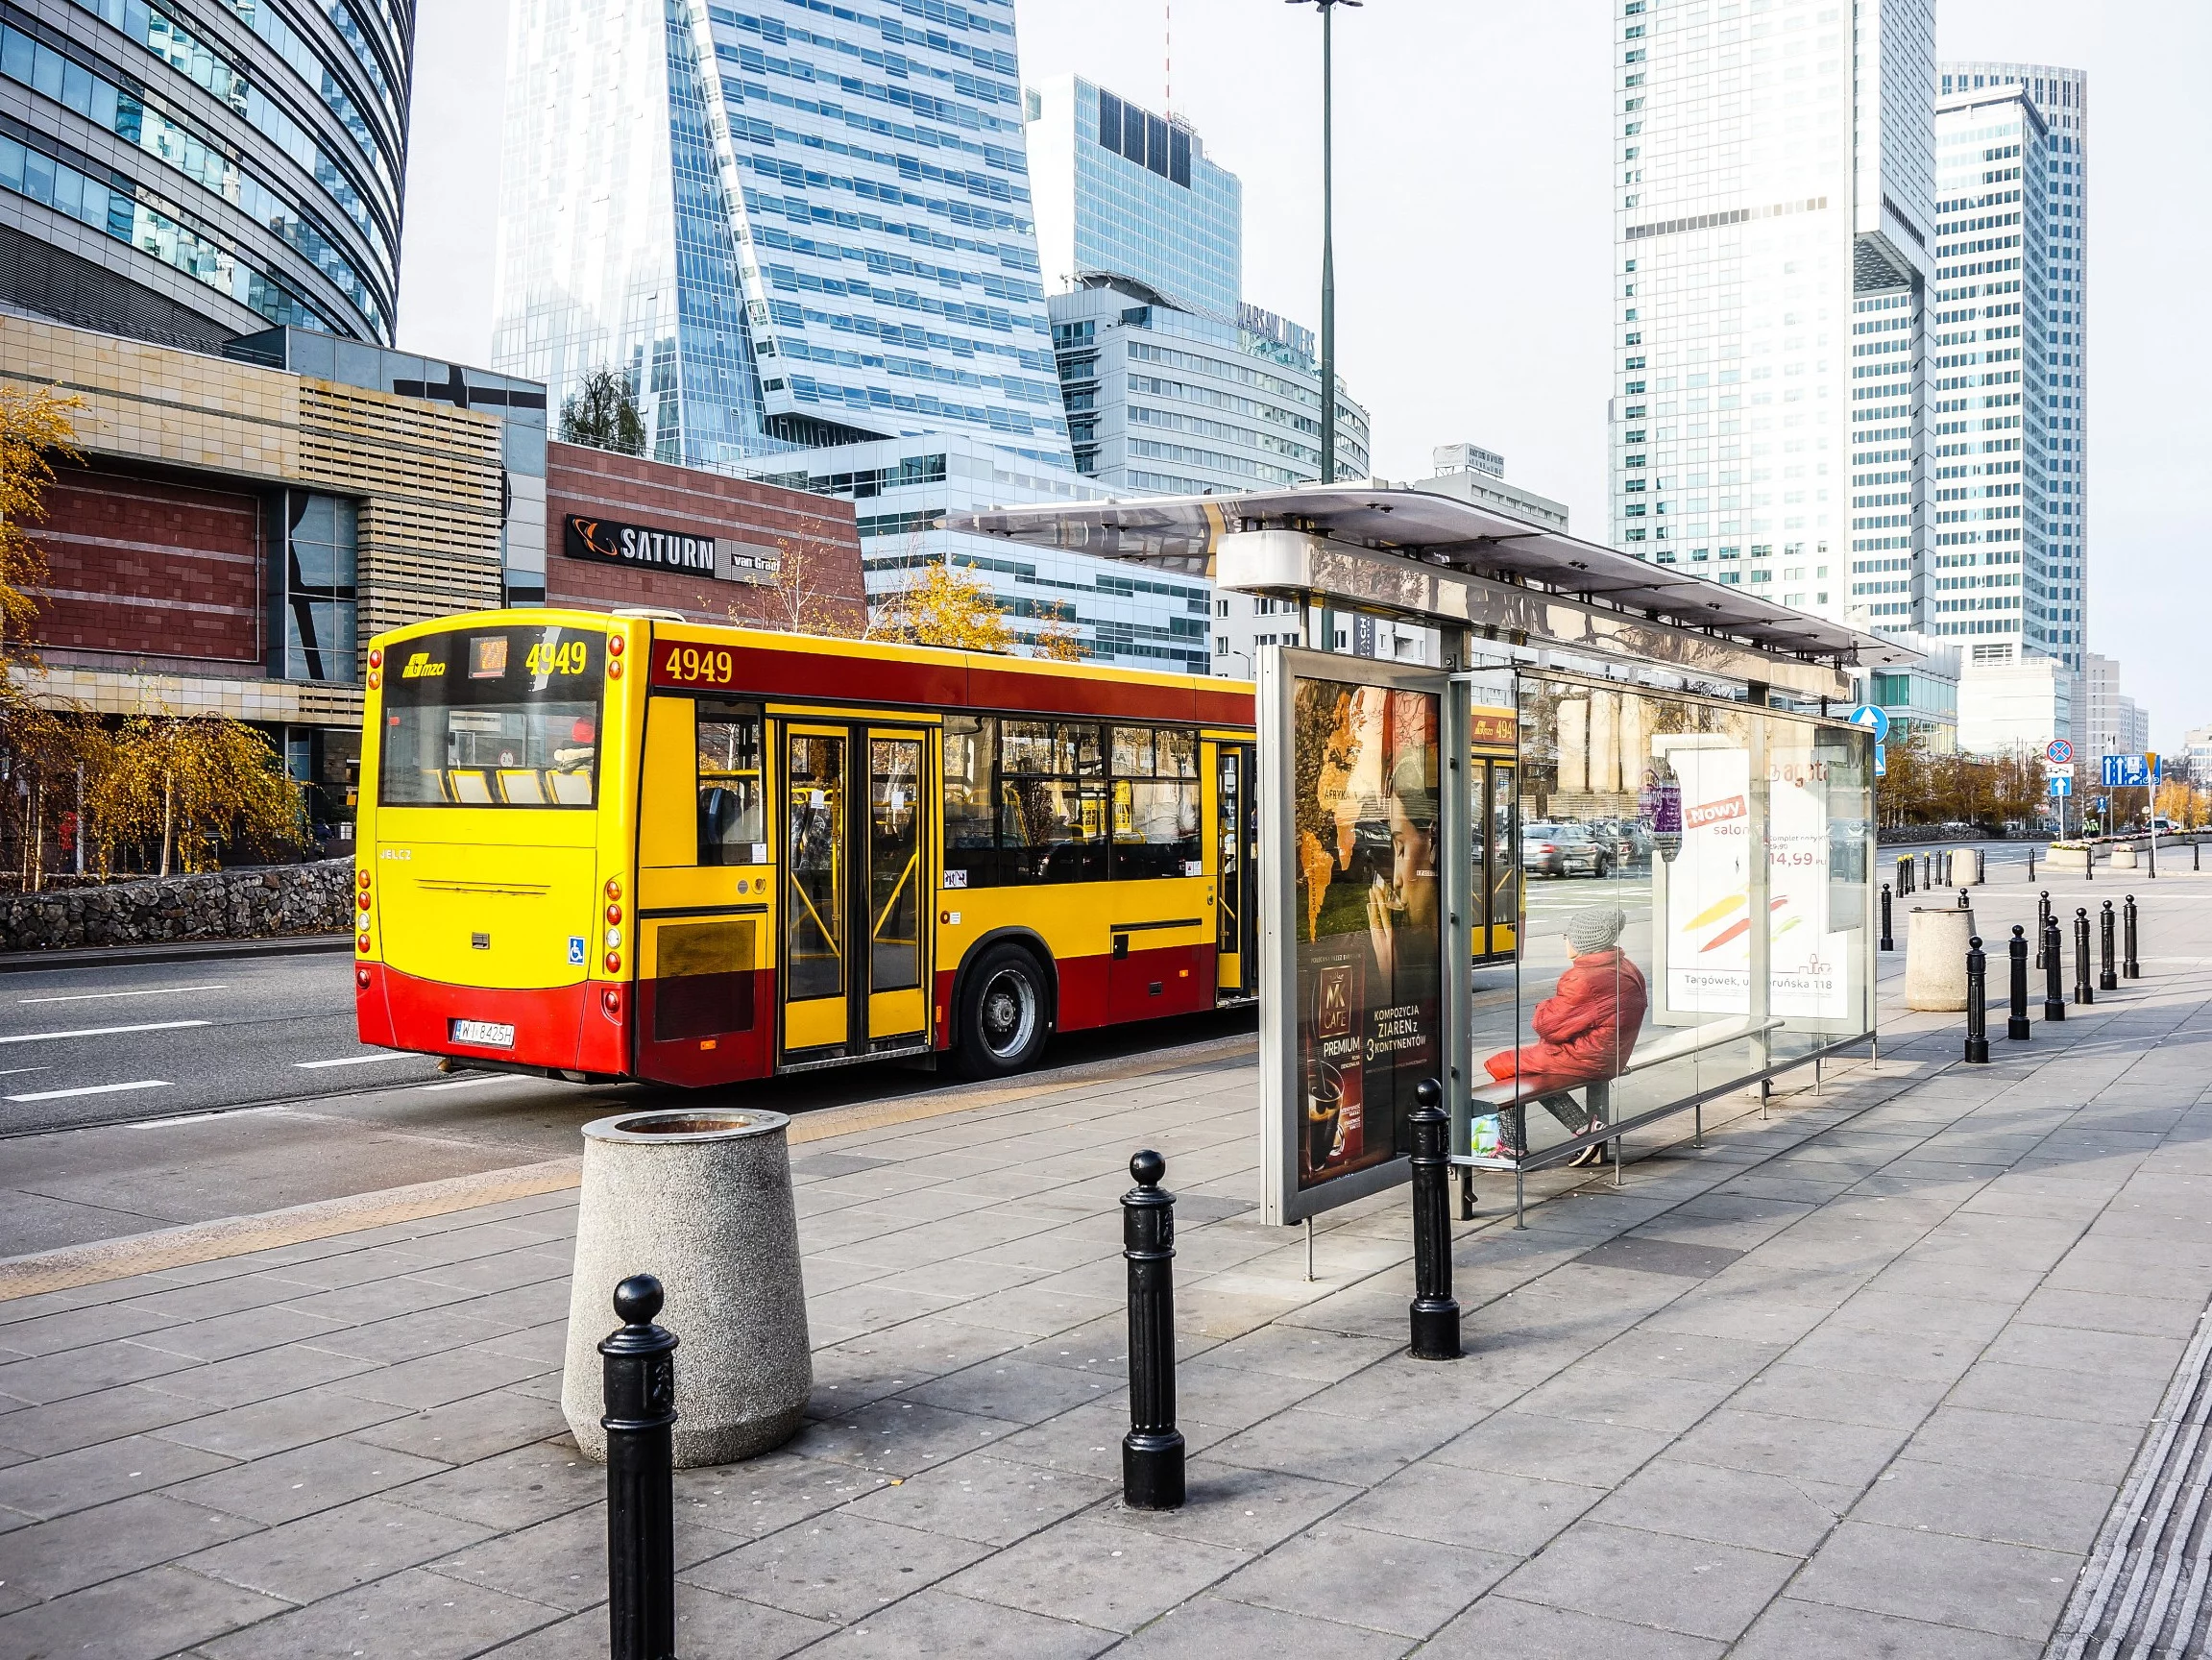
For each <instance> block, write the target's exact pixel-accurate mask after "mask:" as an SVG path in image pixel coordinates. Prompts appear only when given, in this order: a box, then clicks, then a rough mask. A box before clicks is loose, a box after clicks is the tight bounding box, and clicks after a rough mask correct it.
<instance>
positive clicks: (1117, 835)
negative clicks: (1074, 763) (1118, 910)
mask: <svg viewBox="0 0 2212 1660" xmlns="http://www.w3.org/2000/svg"><path fill="white" fill-rule="evenodd" d="M1113 771H1114V780H1113V862H1112V869H1113V876H1114V878H1115V879H1116V880H1117V881H1130V880H1142V879H1144V878H1147V877H1160V876H1184V875H1195V874H1196V873H1197V872H1198V870H1199V868H1200V847H1199V830H1198V801H1199V789H1198V743H1197V739H1196V736H1195V735H1194V734H1192V733H1189V732H1182V731H1177V730H1175V729H1173V728H1168V727H1161V728H1159V729H1156V730H1155V729H1154V728H1153V727H1150V726H1116V727H1115V728H1114V729H1113Z"/></svg>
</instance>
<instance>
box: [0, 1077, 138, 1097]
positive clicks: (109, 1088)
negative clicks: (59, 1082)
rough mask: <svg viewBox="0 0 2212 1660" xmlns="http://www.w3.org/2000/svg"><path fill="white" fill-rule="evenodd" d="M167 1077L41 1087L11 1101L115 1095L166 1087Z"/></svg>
mask: <svg viewBox="0 0 2212 1660" xmlns="http://www.w3.org/2000/svg"><path fill="white" fill-rule="evenodd" d="M168 1087H169V1080H168V1079H166V1078H141V1079H139V1080H137V1082H135V1083H133V1084H87V1085H85V1086H84V1087H82V1088H79V1089H41V1090H39V1091H38V1092H37V1093H36V1094H35V1095H11V1096H9V1097H8V1099H9V1100H11V1101H61V1100H66V1099H67V1098H68V1097H69V1096H72V1095H114V1094H119V1093H121V1092H122V1091H123V1090H125V1089H166V1088H168Z"/></svg>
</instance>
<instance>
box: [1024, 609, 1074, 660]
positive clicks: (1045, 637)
mask: <svg viewBox="0 0 2212 1660" xmlns="http://www.w3.org/2000/svg"><path fill="white" fill-rule="evenodd" d="M1030 655H1031V656H1033V657H1042V658H1043V659H1045V661H1046V662H1048V663H1081V662H1082V660H1083V643H1082V635H1080V634H1078V633H1077V632H1076V629H1075V624H1074V623H1071V622H1070V621H1068V619H1066V618H1065V617H1056V618H1054V619H1053V620H1052V621H1051V622H1050V623H1046V624H1045V625H1044V626H1043V627H1042V628H1039V629H1038V630H1037V631H1036V637H1035V638H1034V639H1033V640H1032V641H1031V642H1030Z"/></svg>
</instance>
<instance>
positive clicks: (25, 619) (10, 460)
mask: <svg viewBox="0 0 2212 1660" xmlns="http://www.w3.org/2000/svg"><path fill="white" fill-rule="evenodd" d="M82 402H83V400H81V399H77V398H62V397H58V396H56V395H55V394H54V393H53V392H52V391H50V390H49V389H47V388H46V387H43V386H41V387H39V388H38V389H37V390H36V391H35V392H18V391H14V390H12V389H9V390H0V668H4V667H5V666H7V665H9V664H11V663H12V662H16V661H34V662H35V661H36V653H35V652H34V651H33V649H32V647H31V627H32V622H33V620H34V619H35V618H36V616H37V614H38V608H37V604H36V601H35V600H34V599H33V598H32V597H31V590H33V589H35V588H36V587H37V586H38V585H39V584H40V583H42V582H44V581H45V579H46V558H45V555H44V554H42V553H40V552H39V550H38V548H37V545H36V543H34V542H33V541H32V540H31V537H30V533H29V531H28V530H27V529H26V528H25V526H26V525H32V524H35V523H36V522H37V521H38V520H41V519H43V518H45V516H46V507H45V495H46V486H47V485H49V484H51V483H53V482H54V462H55V460H56V459H57V458H61V459H65V460H70V461H74V460H77V459H79V456H78V454H77V452H76V451H75V450H74V449H73V448H71V446H70V440H71V439H72V438H74V437H75V436H76V435H77V429H76V427H75V426H74V425H73V424H72V423H71V421H70V419H69V411H70V410H72V409H75V408H77V407H78V406H79V405H80V403H82Z"/></svg>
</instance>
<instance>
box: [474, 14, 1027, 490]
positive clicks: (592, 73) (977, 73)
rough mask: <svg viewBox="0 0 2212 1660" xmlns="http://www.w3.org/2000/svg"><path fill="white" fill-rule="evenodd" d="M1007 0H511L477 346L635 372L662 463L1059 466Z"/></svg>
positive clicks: (573, 371)
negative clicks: (500, 147)
mask: <svg viewBox="0 0 2212 1660" xmlns="http://www.w3.org/2000/svg"><path fill="white" fill-rule="evenodd" d="M1013 19H1014V12H1013V6H1012V0H967V3H966V4H965V5H962V6H940V5H937V4H935V3H934V0H932V3H929V4H920V3H916V4H912V5H898V6H889V5H887V6H885V7H883V8H881V9H875V10H871V9H867V8H862V9H859V10H854V9H852V8H848V7H830V6H825V5H819V4H809V3H808V0H749V3H748V4H746V5H743V6H735V5H723V4H718V3H717V4H710V3H708V0H518V3H517V4H516V7H515V11H514V17H513V45H512V48H511V51H510V55H509V65H508V91H507V115H506V139H505V154H504V159H503V173H502V182H501V200H500V252H499V261H498V306H497V324H496V334H495V344H494V350H493V356H494V361H495V363H496V364H497V365H498V366H499V367H500V368H502V369H504V370H507V371H509V372H511V373H516V374H523V375H527V376H530V377H532V378H537V379H542V380H544V381H546V382H547V385H548V387H549V388H550V390H551V392H552V395H553V397H554V398H555V399H556V401H557V400H558V399H559V398H560V397H561V396H562V395H563V394H564V393H565V392H566V391H567V390H568V389H570V388H571V387H572V386H573V385H574V384H575V383H576V381H577V380H578V379H579V378H581V377H582V376H583V375H584V374H585V373H586V372H588V371H589V370H591V369H593V368H595V367H598V366H601V365H609V366H612V367H614V368H616V369H618V370H620V371H621V372H622V373H623V374H625V375H626V376H627V377H628V378H629V379H630V382H631V384H632V385H633V386H634V387H635V388H636V390H637V392H638V394H639V398H640V402H641V404H642V406H643V409H644V415H645V422H646V428H647V431H648V432H649V433H650V435H651V441H652V446H653V451H654V453H655V454H657V455H659V456H660V457H662V458H664V459H667V460H672V461H681V462H685V463H689V464H693V465H700V466H710V467H731V466H736V465H739V464H741V463H743V462H745V461H747V460H749V459H754V458H758V457H761V456H764V455H769V454H773V453H776V452H782V451H788V450H791V449H795V448H801V447H815V446H821V445H827V444H838V443H846V442H857V441H863V440H867V439H880V438H889V437H898V436H901V435H908V434H914V433H924V432H928V433H951V434H961V435H966V436H972V437H975V438H978V439H981V440H984V441H985V442H987V443H991V444H997V445H1001V446H1004V447H1006V448H1008V449H1010V450H1012V451H1014V452H1017V453H1019V454H1020V455H1022V456H1024V457H1026V458H1028V459H1029V460H1032V461H1037V462H1043V463H1046V464H1048V465H1058V466H1062V467H1065V466H1067V465H1068V464H1069V462H1070V456H1069V453H1068V445H1067V422H1066V418H1065V416H1064V414H1063V412H1062V410H1061V406H1060V398H1059V388H1058V385H1057V379H1056V378H1055V374H1054V366H1053V354H1052V338H1051V332H1050V328H1049V325H1048V322H1047V318H1046V313H1045V304H1044V289H1043V286H1042V284H1041V282H1040V280H1039V276H1038V262H1037V250H1036V232H1035V227H1034V224H1033V219H1032V209H1031V202H1030V184H1029V170H1028V164H1027V161H1026V159H1025V156H1024V150H1023V141H1022V101H1021V91H1020V85H1019V80H1018V76H1017V71H1016V67H1015V59H1014V21H1013Z"/></svg>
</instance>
